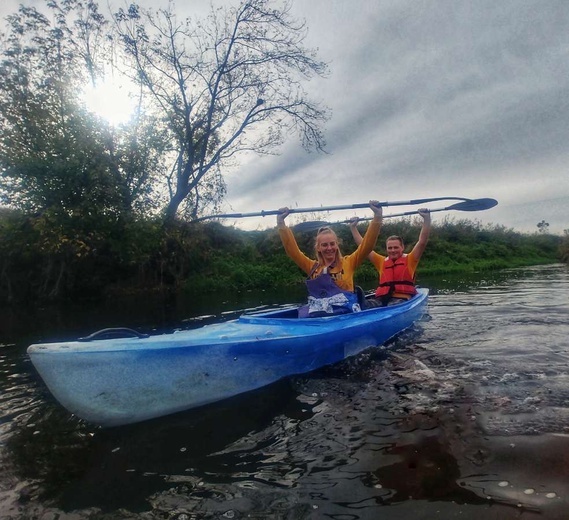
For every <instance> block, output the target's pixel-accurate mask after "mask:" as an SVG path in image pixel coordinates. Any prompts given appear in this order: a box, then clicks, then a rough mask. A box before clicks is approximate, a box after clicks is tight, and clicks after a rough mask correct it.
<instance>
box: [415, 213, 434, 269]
mask: <svg viewBox="0 0 569 520" xmlns="http://www.w3.org/2000/svg"><path fill="white" fill-rule="evenodd" d="M418 213H419V215H421V217H423V226H422V227H421V233H420V234H419V240H418V241H417V243H416V244H415V247H414V248H413V251H412V253H413V256H414V257H415V259H416V260H417V261H419V259H420V258H421V256H422V255H423V253H424V252H425V248H426V247H427V242H428V241H429V235H430V233H431V212H430V211H429V210H428V209H425V208H421V209H420V210H418Z"/></svg>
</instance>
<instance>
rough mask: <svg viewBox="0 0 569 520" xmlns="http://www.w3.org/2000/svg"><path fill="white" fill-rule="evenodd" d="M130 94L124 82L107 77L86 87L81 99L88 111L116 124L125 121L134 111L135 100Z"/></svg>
mask: <svg viewBox="0 0 569 520" xmlns="http://www.w3.org/2000/svg"><path fill="white" fill-rule="evenodd" d="M130 94H131V91H130V89H129V87H128V85H127V84H126V83H124V82H119V81H117V80H114V79H107V80H105V81H101V82H99V83H97V85H94V86H93V85H89V86H88V87H86V88H85V89H84V90H83V100H84V101H85V104H86V106H87V108H88V109H89V110H90V111H92V112H94V113H95V114H97V115H98V116H99V117H101V118H103V119H105V120H106V121H108V122H109V123H110V124H111V125H113V126H117V125H120V124H122V123H126V122H127V121H128V120H129V119H130V118H131V117H132V115H133V114H134V112H135V109H136V102H135V100H134V99H133V98H132V96H131V95H130Z"/></svg>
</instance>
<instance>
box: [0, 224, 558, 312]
mask: <svg viewBox="0 0 569 520" xmlns="http://www.w3.org/2000/svg"><path fill="white" fill-rule="evenodd" d="M73 224H74V223H72V222H70V223H68V225H66V226H59V227H56V226H53V225H50V223H49V222H46V221H45V217H44V216H41V217H37V218H31V217H24V216H21V215H18V214H14V213H11V214H4V215H0V303H4V304H5V303H11V302H19V301H26V302H34V303H41V302H42V301H53V300H59V299H67V300H72V301H76V300H81V299H84V298H90V299H96V298H105V297H109V296H112V295H115V294H121V293H134V292H136V293H147V292H150V291H170V290H172V291H180V290H182V291H189V292H196V293H202V292H203V291H222V290H229V291H242V290H248V289H262V288H267V287H270V288H275V287H276V288H278V287H283V286H290V285H294V284H299V283H302V280H303V279H304V275H303V273H302V272H301V271H300V270H299V269H298V268H297V267H296V265H294V264H293V262H292V261H291V260H290V259H289V258H288V257H287V256H286V255H285V253H284V250H283V247H282V244H281V242H280V239H279V236H278V233H277V231H276V229H275V228H272V229H268V230H264V231H242V230H239V229H236V228H233V227H228V226H224V225H222V224H220V223H217V222H209V223H202V224H189V223H179V224H178V225H177V226H176V227H171V228H169V229H167V230H165V229H163V228H162V227H161V226H160V225H159V224H158V223H157V222H156V221H150V220H148V221H135V222H124V221H121V222H119V223H116V224H113V225H110V224H109V225H108V226H107V227H106V228H102V229H99V230H97V231H96V232H94V231H93V230H91V229H88V230H87V229H85V230H82V228H80V227H78V226H74V225H73ZM419 228H420V223H419V222H418V221H416V220H413V219H401V220H399V221H397V222H386V223H384V225H383V228H382V231H381V235H380V240H379V241H378V244H377V248H376V250H377V251H378V252H380V253H384V247H383V246H384V239H383V238H382V237H387V236H389V235H393V234H396V235H399V236H401V237H403V239H404V241H405V243H406V244H408V246H409V247H408V248H407V250H409V249H410V248H411V247H412V246H413V244H414V242H415V241H416V240H417V238H418V233H419ZM362 231H363V228H362ZM337 233H338V236H339V238H340V241H341V247H342V251H343V252H345V253H349V252H351V251H353V250H354V249H355V244H354V243H353V240H352V237H351V234H350V231H349V229H348V227H347V226H337ZM314 234H315V233H309V234H298V235H297V240H298V243H299V246H300V248H301V249H302V250H303V251H305V252H306V254H308V255H309V256H313V240H314ZM564 244H565V246H566V245H567V237H560V236H556V235H549V234H538V233H535V234H523V233H518V232H515V231H513V230H511V229H506V228H504V227H501V226H482V225H481V224H480V223H478V222H472V221H469V220H452V219H447V220H443V221H439V222H437V221H436V220H435V223H434V225H433V229H432V233H431V238H430V241H429V245H428V247H427V250H426V252H425V254H424V256H423V259H422V260H421V264H420V266H419V273H420V274H441V273H457V272H465V273H466V272H472V271H480V270H492V269H501V268H507V267H516V266H524V265H528V266H529V265H538V264H546V263H553V262H558V261H563V259H564V258H565V257H564V256H563V255H564V254H565V256H567V252H566V250H565V253H564V249H563V245H564ZM376 278H377V274H376V272H375V270H374V268H373V266H372V265H371V264H370V263H369V262H366V263H365V264H364V265H362V266H361V268H360V269H359V270H358V272H357V275H356V281H357V282H358V283H359V282H364V281H366V280H375V279H376Z"/></svg>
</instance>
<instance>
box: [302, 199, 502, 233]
mask: <svg viewBox="0 0 569 520" xmlns="http://www.w3.org/2000/svg"><path fill="white" fill-rule="evenodd" d="M496 204H498V201H497V200H495V199H467V200H464V201H463V202H457V203H455V204H452V205H451V206H446V207H445V208H436V209H429V213H434V212H435V211H452V210H456V211H482V210H485V209H490V208H493V207H494V206H496ZM418 214H419V211H418V210H413V211H405V212H403V213H393V214H391V215H384V216H383V218H389V217H403V216H407V215H418ZM358 220H359V221H366V220H371V218H370V217H364V218H359V219H358ZM350 222H351V219H347V220H340V221H338V222H324V221H321V220H318V221H308V222H300V223H299V224H297V225H296V226H293V227H294V229H295V230H298V231H313V230H315V229H318V228H319V227H322V226H327V225H333V224H349V223H350Z"/></svg>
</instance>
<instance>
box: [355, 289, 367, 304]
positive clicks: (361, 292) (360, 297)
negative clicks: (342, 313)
mask: <svg viewBox="0 0 569 520" xmlns="http://www.w3.org/2000/svg"><path fill="white" fill-rule="evenodd" d="M354 292H355V293H356V296H357V297H358V303H359V304H360V307H361V309H362V310H363V309H366V308H367V303H366V295H365V292H364V290H363V289H362V288H361V287H360V286H359V285H356V286H355V287H354Z"/></svg>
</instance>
